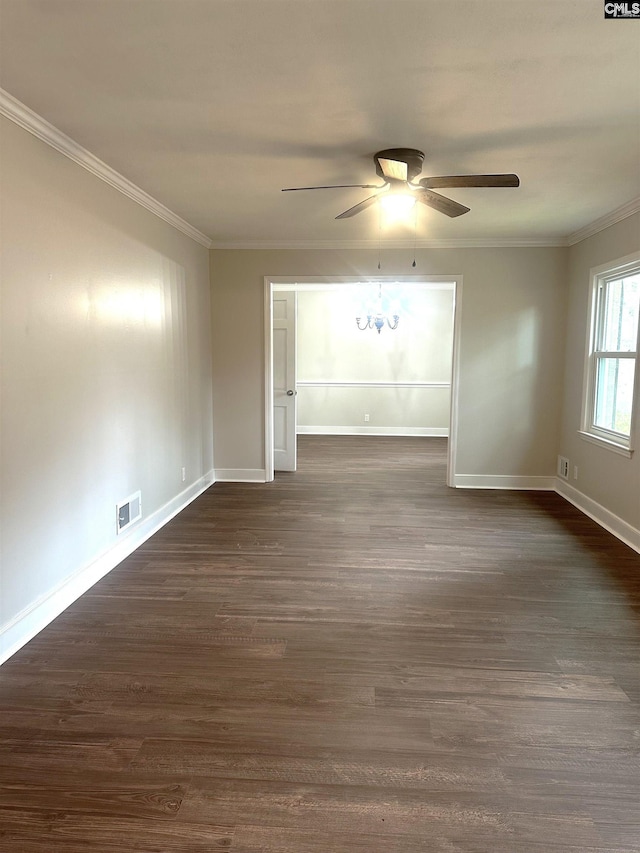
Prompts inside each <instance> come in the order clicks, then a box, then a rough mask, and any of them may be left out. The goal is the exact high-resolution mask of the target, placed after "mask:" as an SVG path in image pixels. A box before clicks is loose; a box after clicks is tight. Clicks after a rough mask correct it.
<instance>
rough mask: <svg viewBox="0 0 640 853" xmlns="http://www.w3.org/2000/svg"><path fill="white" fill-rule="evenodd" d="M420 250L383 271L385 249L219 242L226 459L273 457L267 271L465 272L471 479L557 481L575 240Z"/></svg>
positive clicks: (218, 381)
mask: <svg viewBox="0 0 640 853" xmlns="http://www.w3.org/2000/svg"><path fill="white" fill-rule="evenodd" d="M412 258H413V255H412V254H410V253H409V252H406V251H402V250H388V251H386V252H385V253H384V264H383V269H382V270H381V271H380V272H378V269H377V263H378V255H377V252H376V251H375V250H374V251H371V250H351V251H349V250H328V249H327V250H308V251H303V250H272V251H266V250H232V249H228V250H224V249H222V250H212V253H211V282H212V292H211V293H212V324H213V332H214V335H213V370H214V438H215V445H216V465H217V466H220V468H224V469H250V470H255V469H264V467H265V461H264V410H265V403H264V371H265V365H264V341H263V329H264V276H265V275H266V276H270V277H271V278H272V279H273V280H274V281H277V280H278V278H279V277H285V276H286V277H294V278H298V280H302V281H304V278H305V276H307V277H308V276H335V277H340V276H356V277H358V278H360V277H364V278H366V277H367V276H376V275H379V274H382V275H390V276H400V275H410V274H413V273H417V274H420V275H425V276H442V277H443V278H446V277H447V276H449V277H451V276H455V275H462V276H463V280H464V286H463V296H462V302H461V306H460V310H461V312H462V313H461V341H460V410H459V419H458V442H457V444H458V455H457V460H456V473H457V474H458V475H459V476H460V477H461V479H460V481H459V484H460V485H473V484H477V485H479V484H481V482H484V483H487V482H491V483H493V484H495V485H498V484H500V483H502V484H511V485H517V484H518V483H520V484H521V485H526V484H528V485H535V484H538V485H541V484H543V481H544V483H547V484H548V483H549V482H551V480H552V478H553V476H554V474H555V468H556V453H557V440H558V428H559V418H560V404H561V394H562V390H561V385H562V371H561V368H560V366H561V365H562V364H563V363H564V325H565V319H566V316H565V312H566V249H563V248H505V249H422V250H419V251H418V253H417V267H416V269H415V270H414V269H412V267H411V260H412ZM487 478H489V480H487ZM491 478H493V480H492V479H491ZM495 478H498V479H495Z"/></svg>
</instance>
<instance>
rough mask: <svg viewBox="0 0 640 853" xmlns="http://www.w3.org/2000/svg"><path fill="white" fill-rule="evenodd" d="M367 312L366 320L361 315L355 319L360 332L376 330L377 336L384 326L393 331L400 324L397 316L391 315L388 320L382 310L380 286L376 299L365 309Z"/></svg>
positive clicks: (386, 314) (380, 286) (387, 316)
mask: <svg viewBox="0 0 640 853" xmlns="http://www.w3.org/2000/svg"><path fill="white" fill-rule="evenodd" d="M365 310H366V312H367V318H366V320H364V319H363V317H362V315H360V316H358V317H356V324H357V326H358V328H359V329H360V331H361V332H364V330H365V329H377V330H378V334H380V332H381V331H382V330H383V329H384V327H385V324H386V325H387V326H388V327H389V328H390V329H391V330H392V331H393V330H394V329H397V328H398V323H399V322H400V315H399V314H392V315H391V317H392V319H389V315H388V313H387V312H386V311H385V310H384V306H383V301H382V284H379V285H378V298H377V300H376V301H375V302H374V303H373V304H370V305H368V306H367V308H366V309H365Z"/></svg>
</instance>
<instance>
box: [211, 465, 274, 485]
mask: <svg viewBox="0 0 640 853" xmlns="http://www.w3.org/2000/svg"><path fill="white" fill-rule="evenodd" d="M266 482H267V472H266V471H265V470H264V468H216V483H266Z"/></svg>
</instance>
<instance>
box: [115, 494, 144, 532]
mask: <svg viewBox="0 0 640 853" xmlns="http://www.w3.org/2000/svg"><path fill="white" fill-rule="evenodd" d="M139 518H142V495H141V493H140V492H134V494H132V495H130V496H129V497H128V498H127V499H126V500H124V501H122V503H119V504H116V527H117V532H118V533H122V531H123V530H126V529H127V528H128V527H131V525H132V524H133V523H134V522H136V521H138V519H139Z"/></svg>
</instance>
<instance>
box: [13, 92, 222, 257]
mask: <svg viewBox="0 0 640 853" xmlns="http://www.w3.org/2000/svg"><path fill="white" fill-rule="evenodd" d="M0 115H3V116H5V117H6V118H8V119H10V120H11V121H13V122H15V124H17V125H19V126H20V127H22V128H23V129H24V130H27V131H28V132H29V133H32V134H33V135H34V136H37V137H38V139H41V140H42V141H43V142H46V143H47V145H50V146H51V147H52V148H55V150H56V151H59V152H60V153H61V154H64V156H65V157H68V158H69V159H70V160H73V161H74V163H77V164H78V165H79V166H82V168H83V169H86V170H87V171H88V172H91V173H92V174H93V175H95V176H96V177H97V178H100V180H102V181H104V182H105V183H107V184H109V185H110V186H112V187H113V188H114V189H116V190H118V192H121V193H122V194H123V195H126V196H127V197H128V198H130V199H131V200H132V201H135V202H136V203H137V204H139V205H141V206H142V207H145V208H146V209H147V210H149V211H151V213H154V214H155V215H156V216H158V217H160V219H164V221H165V222H168V223H169V225H172V226H173V227H174V228H177V230H178V231H182V233H183V234H186V235H187V237H190V238H191V239H192V240H195V241H196V243H200V245H202V246H205V247H206V248H207V249H209V248H210V247H211V240H210V239H209V238H208V237H207V236H206V235H205V234H203V233H202V232H201V231H198V229H197V228H194V227H193V225H190V224H189V223H188V222H186V221H185V220H184V219H182V218H181V217H180V216H178V215H177V214H176V213H174V212H173V211H172V210H169V208H168V207H165V205H164V204H162V203H161V202H159V201H157V200H156V199H155V198H153V197H152V196H150V195H149V194H148V193H146V192H145V191H144V190H142V189H140V187H138V186H136V185H135V184H134V183H132V182H131V181H130V180H129V179H128V178H125V177H124V175H121V174H120V173H119V172H116V170H115V169H112V168H111V166H108V165H107V164H106V163H104V162H103V161H102V160H100V159H99V158H98V157H96V156H95V155H93V154H92V153H91V152H90V151H87V149H86V148H83V147H82V146H81V145H79V144H78V143H77V142H75V141H74V140H73V139H71V137H69V136H67V135H66V134H65V133H63V132H62V131H61V130H58V128H57V127H54V126H53V125H52V124H50V123H49V122H48V121H47V120H46V119H44V118H42V116H39V115H38V114H37V113H35V112H33V110H31V109H29V107H27V106H26V105H25V104H23V103H21V101H19V100H18V99H17V98H14V97H13V95H10V94H9V93H8V92H6V91H5V90H4V89H0Z"/></svg>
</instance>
